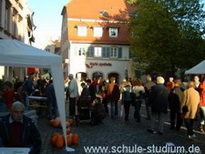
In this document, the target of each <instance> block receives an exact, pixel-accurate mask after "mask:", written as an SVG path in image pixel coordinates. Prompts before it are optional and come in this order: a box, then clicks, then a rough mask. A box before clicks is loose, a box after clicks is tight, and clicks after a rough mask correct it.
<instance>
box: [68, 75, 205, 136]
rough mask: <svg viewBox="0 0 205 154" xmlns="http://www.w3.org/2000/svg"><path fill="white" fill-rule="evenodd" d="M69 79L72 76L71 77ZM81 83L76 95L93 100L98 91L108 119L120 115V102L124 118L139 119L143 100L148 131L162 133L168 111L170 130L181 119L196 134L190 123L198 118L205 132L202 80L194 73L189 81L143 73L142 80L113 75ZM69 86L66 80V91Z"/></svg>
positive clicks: (189, 134)
mask: <svg viewBox="0 0 205 154" xmlns="http://www.w3.org/2000/svg"><path fill="white" fill-rule="evenodd" d="M72 80H75V79H73V78H72ZM72 80H71V81H72ZM96 80H97V81H96ZM75 82H76V83H75V84H76V87H79V86H77V85H78V83H77V81H76V80H75ZM81 86H82V87H83V91H82V93H81V94H79V97H80V96H82V95H84V96H85V95H87V96H89V97H91V100H92V101H93V100H94V99H95V98H96V97H98V96H99V95H100V97H101V103H102V104H103V105H104V109H105V112H106V114H107V115H108V114H110V115H109V117H110V118H111V119H115V118H117V117H120V116H119V112H120V109H119V105H123V112H124V120H125V121H129V118H130V116H133V117H134V119H135V121H136V122H138V123H140V122H141V121H142V118H141V114H140V108H141V104H142V103H144V104H145V107H146V115H147V117H146V119H147V120H150V127H149V128H148V129H147V131H148V132H149V133H158V134H161V135H162V134H163V131H164V120H165V116H166V115H167V114H169V115H170V129H171V130H180V129H181V127H182V125H183V123H184V125H185V127H186V128H187V136H188V137H189V138H195V137H196V135H195V134H194V131H193V126H194V123H195V121H196V118H198V120H200V125H199V126H198V128H199V131H201V132H202V133H204V122H205V121H204V119H205V87H204V86H205V80H200V77H199V76H197V75H196V76H194V77H193V78H190V80H188V81H186V80H182V79H180V78H174V77H169V79H168V81H165V79H164V78H163V77H162V76H158V77H156V78H155V79H154V80H152V77H151V76H150V75H146V82H144V83H143V82H142V80H140V79H139V78H135V79H133V80H125V79H124V80H123V81H122V83H121V84H119V83H116V78H115V77H110V79H109V81H102V80H101V78H99V79H94V80H93V81H92V82H91V80H90V79H88V80H84V81H83V82H82V83H81ZM71 87H72V86H71ZM71 87H70V86H69V84H68V88H67V89H68V91H69V89H70V88H71ZM77 91H78V89H76V92H77ZM70 92H72V90H71V91H70ZM67 93H68V92H67ZM77 98H78V95H75V101H74V102H75V103H76V102H77ZM69 99H72V98H69ZM71 102H73V101H71ZM70 105H71V104H70ZM108 105H109V106H110V111H109V110H108V109H109V108H108ZM73 106H74V105H73ZM184 106H186V108H187V111H186V113H185V112H184V111H183V109H184ZM131 107H133V108H134V115H130V108H131ZM71 110H72V111H71ZM74 111H75V110H74V108H70V116H73V115H75V114H76V113H74ZM121 112H122V111H121ZM71 113H72V114H71Z"/></svg>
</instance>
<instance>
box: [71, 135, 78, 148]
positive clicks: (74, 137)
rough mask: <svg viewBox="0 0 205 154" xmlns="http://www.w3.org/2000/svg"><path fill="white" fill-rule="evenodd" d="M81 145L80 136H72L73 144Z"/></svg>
mask: <svg viewBox="0 0 205 154" xmlns="http://www.w3.org/2000/svg"><path fill="white" fill-rule="evenodd" d="M78 143H79V135H78V134H73V135H72V144H74V145H75V144H78Z"/></svg>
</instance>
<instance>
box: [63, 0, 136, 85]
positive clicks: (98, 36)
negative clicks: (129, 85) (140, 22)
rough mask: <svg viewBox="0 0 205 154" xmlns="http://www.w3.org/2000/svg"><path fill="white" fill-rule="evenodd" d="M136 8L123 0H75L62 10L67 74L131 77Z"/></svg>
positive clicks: (82, 76) (118, 80)
mask: <svg viewBox="0 0 205 154" xmlns="http://www.w3.org/2000/svg"><path fill="white" fill-rule="evenodd" d="M134 9H135V8H133V7H131V6H130V5H129V4H128V3H126V2H125V1H124V0H118V1H116V0H98V1H97V2H96V0H89V1H86V3H85V1H84V0H72V1H70V2H69V3H67V4H66V5H65V7H64V8H63V11H62V16H63V22H62V33H61V55H62V57H63V62H64V63H63V67H64V76H65V77H66V76H67V75H68V74H69V73H72V74H74V75H75V76H76V77H77V78H79V79H81V78H86V77H87V78H90V79H94V78H95V77H102V78H103V79H104V80H106V79H108V78H110V77H111V76H114V77H116V79H117V82H121V81H122V79H124V78H128V77H132V76H131V74H132V71H131V69H130V68H131V65H130V58H131V57H130V43H129V38H128V25H127V24H128V19H129V17H130V13H131V12H132V11H134Z"/></svg>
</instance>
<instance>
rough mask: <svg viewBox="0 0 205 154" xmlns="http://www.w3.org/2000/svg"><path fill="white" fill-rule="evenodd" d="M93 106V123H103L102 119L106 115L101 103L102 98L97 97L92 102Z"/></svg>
mask: <svg viewBox="0 0 205 154" xmlns="http://www.w3.org/2000/svg"><path fill="white" fill-rule="evenodd" d="M92 106H93V108H92V110H91V124H92V125H98V124H100V123H102V120H103V119H104V118H105V116H106V112H105V108H104V105H103V104H102V103H101V99H100V98H99V97H96V98H95V99H94V101H93V104H92Z"/></svg>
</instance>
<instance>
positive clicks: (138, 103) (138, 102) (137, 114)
mask: <svg viewBox="0 0 205 154" xmlns="http://www.w3.org/2000/svg"><path fill="white" fill-rule="evenodd" d="M141 103H142V100H136V102H135V112H134V118H135V120H136V121H137V122H140V121H141V116H140V108H141Z"/></svg>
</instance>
